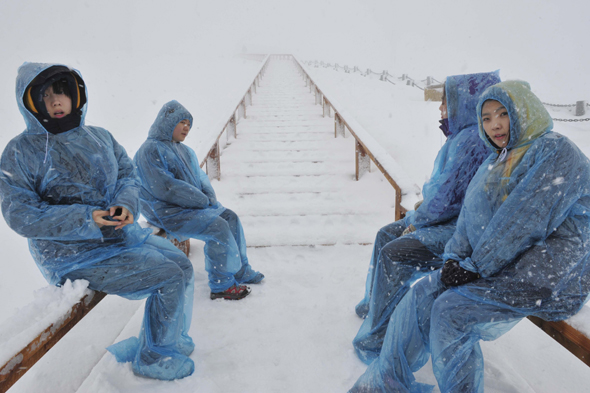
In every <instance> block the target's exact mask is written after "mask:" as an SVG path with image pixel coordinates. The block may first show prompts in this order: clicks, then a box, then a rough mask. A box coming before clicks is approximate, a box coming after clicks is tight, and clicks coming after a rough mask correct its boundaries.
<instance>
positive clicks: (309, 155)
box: [221, 145, 354, 170]
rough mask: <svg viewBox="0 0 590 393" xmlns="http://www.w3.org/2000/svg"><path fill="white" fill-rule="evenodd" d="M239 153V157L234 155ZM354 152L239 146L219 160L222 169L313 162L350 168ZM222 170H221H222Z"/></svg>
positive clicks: (349, 150)
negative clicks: (270, 163) (252, 164)
mask: <svg viewBox="0 0 590 393" xmlns="http://www.w3.org/2000/svg"><path fill="white" fill-rule="evenodd" d="M238 152H239V153H240V154H239V155H238V154H236V153H238ZM353 153H354V150H353V148H352V147H351V148H350V149H346V150H332V149H330V150H322V149H319V148H318V149H315V150H280V151H277V150H256V149H250V150H246V149H242V148H241V147H240V145H235V146H232V150H231V151H224V152H223V154H222V156H221V157H222V158H221V165H222V168H225V167H226V166H227V165H240V164H243V163H246V162H277V161H279V162H280V161H285V162H298V161H303V162H315V161H326V160H330V161H340V162H342V165H345V166H347V167H350V166H351V165H354V155H353ZM222 170H223V169H222Z"/></svg>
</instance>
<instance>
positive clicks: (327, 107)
mask: <svg viewBox="0 0 590 393" xmlns="http://www.w3.org/2000/svg"><path fill="white" fill-rule="evenodd" d="M322 101H323V102H322V107H323V113H322V117H326V114H327V115H328V117H331V116H332V115H331V114H330V101H328V100H327V99H326V97H325V96H324V99H323V100H322Z"/></svg>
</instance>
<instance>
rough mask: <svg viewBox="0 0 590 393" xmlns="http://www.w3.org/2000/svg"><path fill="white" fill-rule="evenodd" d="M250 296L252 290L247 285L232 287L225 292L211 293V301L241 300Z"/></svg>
mask: <svg viewBox="0 0 590 393" xmlns="http://www.w3.org/2000/svg"><path fill="white" fill-rule="evenodd" d="M249 294H250V288H249V287H247V286H245V285H240V286H237V285H236V284H234V285H232V286H231V287H229V288H228V289H226V290H225V291H223V292H211V300H215V299H228V300H240V299H243V298H245V297H246V296H248V295H249Z"/></svg>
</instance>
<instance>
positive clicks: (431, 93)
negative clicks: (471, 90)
mask: <svg viewBox="0 0 590 393" xmlns="http://www.w3.org/2000/svg"><path fill="white" fill-rule="evenodd" d="M303 63H304V64H306V65H308V66H310V67H314V68H319V67H322V68H331V69H334V70H335V71H340V70H343V71H344V72H345V73H359V74H360V75H363V76H370V75H378V76H379V80H382V81H387V82H389V83H391V84H394V85H395V83H394V82H393V81H392V80H395V78H394V77H393V76H392V75H391V74H389V72H388V71H387V70H383V72H381V73H378V72H374V71H372V70H371V69H370V68H367V70H366V71H362V70H361V69H360V68H359V67H357V66H353V67H352V68H351V67H349V66H347V65H345V66H340V65H338V64H337V63H334V64H330V63H324V62H323V61H317V60H313V61H312V60H308V61H304V62H303ZM397 80H401V81H402V82H405V84H406V85H408V86H413V87H416V88H418V89H420V90H423V91H424V100H425V101H441V100H442V88H443V86H444V82H440V81H438V80H436V79H435V78H434V77H432V76H427V77H426V79H423V80H421V81H419V82H420V83H422V85H420V84H419V83H418V82H417V81H416V80H415V79H413V78H411V77H410V76H409V75H408V74H402V75H401V76H400V77H398V78H397ZM543 105H545V106H549V107H561V108H574V107H575V111H574V113H573V115H574V116H584V115H585V114H586V107H588V106H590V103H587V102H586V101H576V103H575V104H565V105H564V104H549V103H546V102H543ZM553 120H554V121H562V122H580V121H590V118H587V119H556V118H553Z"/></svg>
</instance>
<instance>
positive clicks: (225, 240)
mask: <svg viewBox="0 0 590 393" xmlns="http://www.w3.org/2000/svg"><path fill="white" fill-rule="evenodd" d="M192 123H193V117H192V115H191V114H190V112H189V111H188V110H187V109H186V108H185V107H184V106H182V105H181V104H180V103H178V102H177V101H170V102H168V103H166V104H164V106H163V107H162V109H161V110H160V112H159V113H158V116H157V118H156V120H155V121H154V124H152V126H151V128H150V130H149V134H148V138H147V140H146V141H145V142H144V143H143V145H142V146H141V148H140V149H139V150H138V151H137V154H136V155H135V157H134V161H135V164H136V166H137V169H138V173H139V177H140V178H141V181H142V183H143V185H142V188H141V193H140V199H141V207H142V214H143V215H144V216H145V217H146V219H147V221H148V222H149V223H151V224H152V225H155V226H157V227H158V228H161V229H164V230H165V231H166V233H167V234H168V236H170V237H173V238H175V239H177V240H178V241H184V240H186V239H189V238H194V239H199V240H203V241H205V269H206V270H207V273H208V274H209V287H210V288H211V295H210V298H211V299H219V298H223V299H232V300H238V299H242V298H244V297H246V296H247V295H248V294H249V293H250V288H249V287H247V286H246V285H243V284H257V283H259V282H261V281H262V279H263V278H264V275H263V274H262V273H259V272H257V271H255V270H253V269H252V267H251V266H250V264H249V263H248V256H247V255H246V239H245V238H244V231H243V229H242V224H241V222H240V219H239V218H238V216H237V215H236V214H235V213H234V212H233V211H231V210H229V209H226V208H225V207H223V206H222V205H221V203H220V202H219V201H218V200H217V197H216V195H215V191H214V190H213V187H212V186H211V182H210V181H209V178H208V177H207V174H206V173H205V172H204V171H203V170H202V169H201V168H200V166H199V160H198V159H197V156H196V154H195V152H194V151H193V149H191V148H190V147H188V146H186V145H185V144H183V143H181V142H183V141H184V139H185V138H186V136H187V135H188V133H189V131H190V129H191V125H192Z"/></svg>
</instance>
